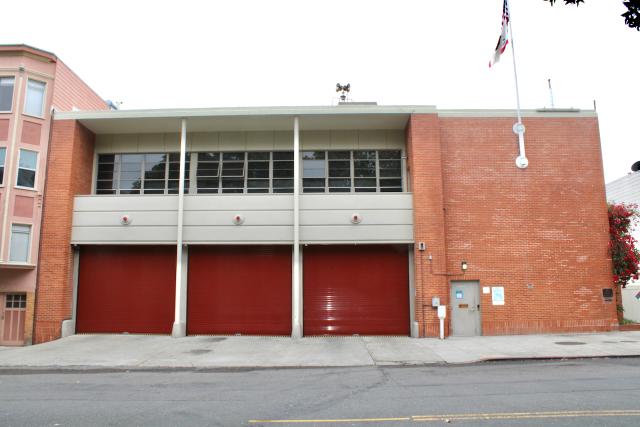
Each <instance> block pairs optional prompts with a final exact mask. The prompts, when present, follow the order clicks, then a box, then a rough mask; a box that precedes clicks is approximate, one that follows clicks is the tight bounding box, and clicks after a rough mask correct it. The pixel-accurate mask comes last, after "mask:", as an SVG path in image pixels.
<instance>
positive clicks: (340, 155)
mask: <svg viewBox="0 0 640 427" xmlns="http://www.w3.org/2000/svg"><path fill="white" fill-rule="evenodd" d="M328 159H329V160H328V163H329V192H330V193H344V192H350V191H351V152H350V151H329V152H328Z"/></svg>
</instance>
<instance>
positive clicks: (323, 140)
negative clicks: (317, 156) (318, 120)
mask: <svg viewBox="0 0 640 427" xmlns="http://www.w3.org/2000/svg"><path fill="white" fill-rule="evenodd" d="M330 146H331V132H330V131H328V130H318V131H304V132H300V147H301V148H302V149H303V150H323V149H325V150H326V149H327V148H329V147H330Z"/></svg>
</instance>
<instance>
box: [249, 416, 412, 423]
mask: <svg viewBox="0 0 640 427" xmlns="http://www.w3.org/2000/svg"><path fill="white" fill-rule="evenodd" d="M381 421H411V418H410V417H401V418H339V419H334V420H328V419H327V420H249V423H251V424H256V423H265V424H266V423H273V424H277V423H280V424H284V423H291V424H293V423H300V424H303V423H309V424H311V423H375V422H381Z"/></svg>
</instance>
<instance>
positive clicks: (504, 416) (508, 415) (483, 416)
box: [249, 409, 640, 424]
mask: <svg viewBox="0 0 640 427" xmlns="http://www.w3.org/2000/svg"><path fill="white" fill-rule="evenodd" d="M571 417H576V418H578V417H640V410H635V409H628V410H625V409H620V410H618V409H611V410H600V411H547V412H494V413H476V414H440V415H414V416H411V417H394V418H333V419H308V420H249V423H250V424H314V423H316V424H317V423H334V424H339V423H375V422H383V421H414V422H420V421H443V420H447V419H448V420H452V421H454V420H455V421H477V420H514V419H527V418H529V419H541V418H571Z"/></svg>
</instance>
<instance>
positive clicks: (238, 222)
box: [233, 214, 244, 225]
mask: <svg viewBox="0 0 640 427" xmlns="http://www.w3.org/2000/svg"><path fill="white" fill-rule="evenodd" d="M243 222H244V216H242V215H240V214H235V215H234V216H233V223H234V224H235V225H241V224H242V223H243Z"/></svg>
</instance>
